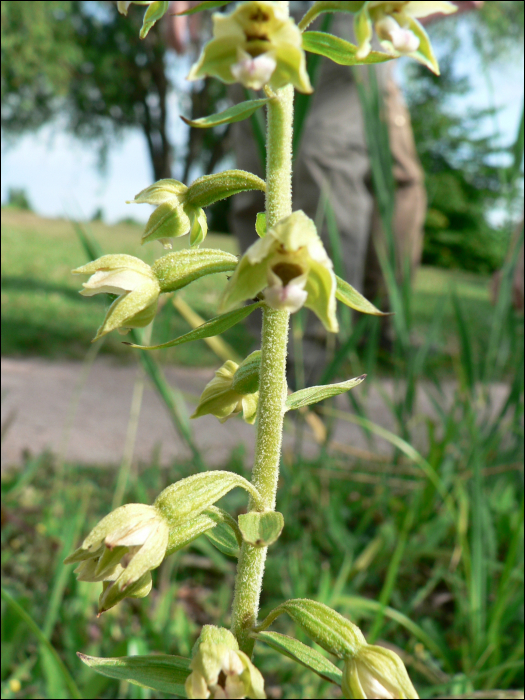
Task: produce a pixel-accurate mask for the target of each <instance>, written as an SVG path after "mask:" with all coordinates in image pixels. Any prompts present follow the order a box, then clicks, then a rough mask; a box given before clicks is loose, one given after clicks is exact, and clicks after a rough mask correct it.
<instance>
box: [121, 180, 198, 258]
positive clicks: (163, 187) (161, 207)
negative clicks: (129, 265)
mask: <svg viewBox="0 0 525 700" xmlns="http://www.w3.org/2000/svg"><path fill="white" fill-rule="evenodd" d="M187 191H188V187H187V186H186V185H184V184H183V183H182V182H179V181H178V180H171V179H169V178H167V179H165V180H158V181H157V182H155V183H154V184H153V185H150V186H149V187H146V189H144V190H142V191H141V192H139V193H138V195H137V196H136V197H135V199H134V200H133V201H132V202H128V204H155V205H157V208H156V209H155V211H154V212H153V214H152V215H151V216H150V218H149V221H148V223H147V224H146V230H145V231H144V235H143V236H142V243H147V242H148V241H160V243H162V245H163V246H164V248H171V243H170V238H178V237H179V236H185V235H186V234H187V233H189V234H190V246H198V245H200V244H201V243H202V241H203V240H204V239H205V238H206V234H207V233H208V223H207V220H206V214H205V213H204V209H201V207H196V206H194V205H191V204H189V203H188V202H187V201H186V192H187Z"/></svg>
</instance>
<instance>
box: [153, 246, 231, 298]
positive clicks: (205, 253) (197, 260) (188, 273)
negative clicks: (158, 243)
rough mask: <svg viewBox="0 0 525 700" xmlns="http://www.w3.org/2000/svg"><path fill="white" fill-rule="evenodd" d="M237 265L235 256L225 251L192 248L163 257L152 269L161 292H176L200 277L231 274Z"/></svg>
mask: <svg viewBox="0 0 525 700" xmlns="http://www.w3.org/2000/svg"><path fill="white" fill-rule="evenodd" d="M237 263H238V260H237V257H236V256H235V255H231V253H226V252H225V251H223V250H213V249H208V248H196V249H195V248H194V249H191V248H190V249H184V250H179V251H177V252H176V253H168V255H163V256H162V258H159V259H158V260H157V261H156V262H155V263H154V264H153V265H152V266H151V269H152V270H153V273H154V274H155V276H156V277H157V279H158V281H159V284H160V288H161V291H163V292H174V291H176V290H177V289H182V287H185V286H186V285H188V284H190V282H193V281H195V280H197V279H199V278H200V277H204V276H206V275H214V274H216V273H218V272H231V271H232V270H234V269H235V268H236V266H237Z"/></svg>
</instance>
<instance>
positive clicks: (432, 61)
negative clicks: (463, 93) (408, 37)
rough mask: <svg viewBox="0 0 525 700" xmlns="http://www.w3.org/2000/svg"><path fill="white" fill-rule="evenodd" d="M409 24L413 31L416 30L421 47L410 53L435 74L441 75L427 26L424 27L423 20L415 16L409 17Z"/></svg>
mask: <svg viewBox="0 0 525 700" xmlns="http://www.w3.org/2000/svg"><path fill="white" fill-rule="evenodd" d="M408 26H409V29H410V30H411V31H412V32H414V34H415V35H416V36H417V38H418V39H419V48H418V49H417V51H415V52H414V53H412V54H410V56H411V57H412V58H415V59H416V61H419V63H422V64H423V65H424V66H426V67H427V68H428V69H429V70H431V71H432V73H434V74H435V75H440V70H439V63H438V61H437V58H436V55H435V54H434V50H433V48H432V44H431V43H430V39H429V36H428V34H427V33H426V30H425V28H424V27H423V25H422V24H421V22H418V21H417V19H416V18H415V17H410V18H409V25H408Z"/></svg>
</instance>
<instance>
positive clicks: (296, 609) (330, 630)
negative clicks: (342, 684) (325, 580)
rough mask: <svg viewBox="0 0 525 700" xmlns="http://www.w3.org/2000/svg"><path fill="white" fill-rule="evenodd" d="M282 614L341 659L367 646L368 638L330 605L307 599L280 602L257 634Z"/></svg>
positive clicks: (256, 630)
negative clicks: (286, 615)
mask: <svg viewBox="0 0 525 700" xmlns="http://www.w3.org/2000/svg"><path fill="white" fill-rule="evenodd" d="M283 613H287V614H288V615H289V616H290V617H291V618H292V620H293V621H294V622H296V623H297V624H298V625H299V626H300V627H301V628H302V629H303V630H304V632H306V634H307V635H308V636H309V637H310V639H312V640H313V641H314V642H316V643H317V644H319V646H322V647H323V649H326V651H328V652H330V654H334V656H337V657H339V658H344V657H346V656H354V655H355V654H356V653H357V652H358V651H359V649H360V648H361V647H363V646H366V639H365V638H364V635H363V633H362V632H361V630H360V629H359V627H357V625H354V624H353V623H352V622H350V621H349V620H347V619H346V618H345V617H343V616H342V615H340V614H339V613H338V612H336V611H335V610H332V608H329V607H328V606H327V605H324V604H323V603H318V602H316V601H315V600H307V599H305V598H296V599H295V600H287V601H286V602H285V603H281V605H279V606H277V607H276V608H275V609H274V610H272V612H271V613H270V614H269V615H268V616H267V617H266V619H265V620H264V621H263V623H262V624H261V625H259V626H258V627H257V628H256V629H255V632H262V631H264V630H265V629H266V628H267V627H269V626H270V625H271V624H272V622H273V621H274V620H275V619H276V618H277V617H279V615H282V614H283Z"/></svg>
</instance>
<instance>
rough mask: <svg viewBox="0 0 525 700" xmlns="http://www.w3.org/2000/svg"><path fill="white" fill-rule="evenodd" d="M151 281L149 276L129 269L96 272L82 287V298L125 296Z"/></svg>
mask: <svg viewBox="0 0 525 700" xmlns="http://www.w3.org/2000/svg"><path fill="white" fill-rule="evenodd" d="M150 279H151V274H149V275H147V276H146V275H144V274H143V273H142V272H137V271H135V270H130V269H121V270H98V271H97V272H95V274H94V275H92V276H91V277H90V279H89V280H88V281H87V282H84V284H83V285H82V286H83V287H84V289H83V290H82V291H81V292H80V294H82V296H85V297H91V296H94V295H95V294H118V295H120V294H125V293H126V292H132V291H133V290H134V289H137V287H140V286H141V285H142V284H144V282H146V281H148V280H150Z"/></svg>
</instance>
